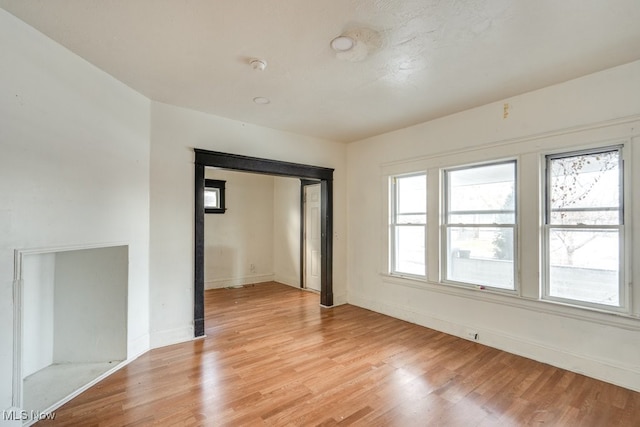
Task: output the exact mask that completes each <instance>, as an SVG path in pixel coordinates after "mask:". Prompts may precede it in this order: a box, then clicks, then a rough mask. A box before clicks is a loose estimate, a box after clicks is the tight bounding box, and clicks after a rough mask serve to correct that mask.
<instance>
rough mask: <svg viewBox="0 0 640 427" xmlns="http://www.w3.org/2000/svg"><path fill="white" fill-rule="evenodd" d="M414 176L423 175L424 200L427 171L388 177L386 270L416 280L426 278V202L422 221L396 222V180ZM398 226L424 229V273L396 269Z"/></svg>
mask: <svg viewBox="0 0 640 427" xmlns="http://www.w3.org/2000/svg"><path fill="white" fill-rule="evenodd" d="M416 176H424V179H425V182H426V185H425V201H426V200H427V195H428V179H427V172H426V171H420V172H413V173H407V174H399V175H393V176H390V177H389V234H388V236H389V263H388V271H389V275H391V276H396V277H406V278H412V279H417V280H426V279H427V274H428V270H429V269H428V266H427V259H428V257H427V242H428V237H427V233H428V231H427V224H428V218H427V204H428V203H425V206H424V217H425V221H424V223H409V224H398V223H397V208H398V193H397V181H398V179H402V178H412V177H416ZM415 214H420V215H422V214H423V213H422V212H416V213H415ZM398 227H417V228H422V229H423V231H424V252H425V254H424V275H418V274H412V273H407V272H403V271H396V252H397V241H396V230H397V228H398Z"/></svg>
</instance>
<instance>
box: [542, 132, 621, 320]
mask: <svg viewBox="0 0 640 427" xmlns="http://www.w3.org/2000/svg"><path fill="white" fill-rule="evenodd" d="M625 145H626V144H624V143H620V144H616V145H606V146H600V147H596V148H587V149H582V150H580V149H578V150H567V151H562V152H557V153H551V154H544V155H543V161H542V162H541V163H542V166H543V171H542V176H543V178H544V186H543V195H542V199H543V201H542V205H543V212H542V237H541V248H542V262H543V265H542V270H543V271H542V274H541V282H542V283H541V291H542V296H541V298H542V299H543V300H546V301H551V302H557V303H562V304H567V305H573V306H578V307H584V308H590V309H596V310H599V311H607V312H624V313H626V312H628V311H629V298H630V295H629V293H628V292H627V287H626V286H625V283H626V277H627V269H626V264H627V257H628V253H627V245H626V241H627V239H626V231H625V223H626V222H627V220H628V218H627V212H626V209H625V199H626V190H625V187H626V186H627V185H626V171H625V167H624V164H625V156H626V154H625V153H626V150H625ZM616 150H617V151H618V153H619V182H620V188H619V192H620V194H619V201H620V207H619V210H620V215H619V218H620V222H619V224H617V225H588V224H576V225H556V224H551V223H550V218H551V206H550V203H549V197H550V194H551V192H550V189H549V186H550V185H551V177H550V174H551V171H550V167H549V164H550V162H551V161H552V160H554V159H560V158H565V157H574V156H580V155H588V154H597V153H604V152H610V151H616ZM555 229H580V230H589V229H593V230H603V229H611V230H618V237H619V242H618V246H619V247H618V250H619V265H618V292H619V294H618V295H619V305H617V306H615V305H608V304H599V303H594V302H589V301H583V300H578V299H572V298H562V297H558V296H553V295H551V290H550V287H551V279H550V266H551V260H550V233H551V230H555Z"/></svg>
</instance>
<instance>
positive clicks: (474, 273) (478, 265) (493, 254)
mask: <svg viewBox="0 0 640 427" xmlns="http://www.w3.org/2000/svg"><path fill="white" fill-rule="evenodd" d="M513 241H514V239H513V228H511V227H496V228H490V227H449V228H448V229H447V242H448V245H447V247H448V248H449V253H448V254H447V255H448V257H447V259H448V262H447V273H448V274H447V278H448V279H449V280H453V281H456V282H463V283H474V284H478V285H485V286H491V287H496V288H502V289H514V283H513V281H514V262H513V254H514V250H513V249H514V248H513Z"/></svg>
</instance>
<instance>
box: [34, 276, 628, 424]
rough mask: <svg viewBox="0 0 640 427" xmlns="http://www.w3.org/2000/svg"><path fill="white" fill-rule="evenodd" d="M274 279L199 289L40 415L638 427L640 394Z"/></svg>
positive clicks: (81, 419) (107, 420) (91, 419)
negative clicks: (335, 302) (168, 325)
mask: <svg viewBox="0 0 640 427" xmlns="http://www.w3.org/2000/svg"><path fill="white" fill-rule="evenodd" d="M318 298H319V297H318V295H317V294H314V293H311V292H305V291H301V290H298V289H295V288H291V287H289V286H285V285H282V284H278V283H273V282H271V283H265V284H259V285H253V286H246V287H243V288H239V289H215V290H209V291H206V296H205V302H206V313H207V316H206V333H207V337H206V338H205V339H202V340H197V341H193V342H188V343H184V344H177V345H173V346H169V347H164V348H161V349H157V350H152V351H150V352H149V353H147V354H145V355H143V356H141V357H140V358H139V359H137V360H135V361H134V362H132V363H131V364H129V365H128V366H126V367H125V368H123V369H122V370H120V371H118V372H116V373H115V374H113V375H112V376H110V377H109V378H107V379H105V380H104V381H102V382H100V383H99V384H97V385H96V386H94V387H92V388H91V389H89V390H88V391H86V392H85V393H83V394H81V395H80V396H78V397H76V398H75V399H73V400H72V401H70V402H69V403H67V404H66V405H64V406H63V407H62V408H60V409H58V410H57V411H56V420H55V421H54V422H51V421H42V422H40V423H39V424H38V425H48V424H50V425H84V426H88V425H99V426H124V425H131V426H133V425H135V426H141V425H148V424H149V425H150V424H155V425H182V426H221V425H237V426H247V425H248V426H255V425H278V426H279V425H292V426H308V425H324V426H330V425H338V424H340V425H349V424H351V425H363V426H403V427H406V426H427V425H441V426H465V427H466V426H494V425H500V426H521V425H542V424H544V425H572V426H573V425H581V426H599V425H602V426H614V425H619V426H633V425H635V426H637V425H638V420H640V393H636V392H633V391H630V390H626V389H624V388H621V387H617V386H614V385H611V384H607V383H604V382H602V381H597V380H595V379H591V378H588V377H585V376H583V375H579V374H575V373H573V372H569V371H564V370H562V369H558V368H554V367H552V366H549V365H545V364H543V363H538V362H535V361H532V360H529V359H526V358H523V357H519V356H515V355H512V354H509V353H505V352H503V351H499V350H495V349H492V348H489V347H486V346H483V345H481V344H478V343H475V342H471V341H467V340H464V339H460V338H456V337H453V336H450V335H446V334H443V333H440V332H436V331H434V330H431V329H427V328H423V327H420V326H417V325H413V324H410V323H407V322H404V321H401V320H398V319H394V318H391V317H388V316H384V315H381V314H378V313H374V312H371V311H368V310H364V309H361V308H358V307H354V306H351V305H344V306H338V307H335V308H332V309H325V308H321V307H320V306H319V300H318Z"/></svg>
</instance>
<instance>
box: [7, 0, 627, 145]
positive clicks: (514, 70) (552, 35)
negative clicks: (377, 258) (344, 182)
mask: <svg viewBox="0 0 640 427" xmlns="http://www.w3.org/2000/svg"><path fill="white" fill-rule="evenodd" d="M0 7H2V8H4V9H6V10H7V11H9V12H10V13H12V14H14V15H16V16H17V17H19V18H20V19H22V20H23V21H25V22H27V23H28V24H30V25H32V26H33V27H35V28H37V29H38V30H40V31H42V32H43V33H44V34H46V35H47V36H49V37H51V38H52V39H54V40H56V41H58V42H59V43H61V44H62V45H64V46H66V47H68V48H69V49H70V50H72V51H74V52H76V53H77V54H78V55H80V56H82V57H84V58H85V59H87V60H88V61H90V62H92V63H93V64H95V65H96V66H98V67H99V68H101V69H103V70H105V71H106V72H108V73H109V74H111V75H113V76H114V77H115V78H117V79H119V80H121V81H123V82H124V83H126V84H127V85H129V86H130V87H132V88H134V89H135V90H137V91H139V92H141V93H142V94H144V95H146V96H148V97H149V98H151V99H154V100H157V101H161V102H165V103H168V104H174V105H178V106H183V107H187V108H191V109H195V110H199V111H203V112H207V113H211V114H215V115H218V116H222V117H228V118H231V119H236V120H240V121H243V122H249V123H255V124H259V125H263V126H268V127H272V128H276V129H282V130H287V131H291V132H295V133H300V134H304V135H311V136H317V137H322V138H327V139H331V140H336V141H345V142H349V141H354V140H359V139H362V138H365V137H368V136H372V135H376V134H380V133H383V132H387V131H390V130H394V129H398V128H402V127H405V126H408V125H411V124H415V123H420V122H423V121H427V120H430V119H433V118H436V117H441V116H444V115H447V114H450V113H454V112H457V111H461V110H465V109H468V108H471V107H475V106H478V105H483V104H486V103H489V102H493V101H497V100H501V99H505V98H509V97H512V96H514V95H517V94H521V93H524V92H528V91H531V90H535V89H538V88H542V87H545V86H549V85H552V84H555V83H560V82H563V81H566V80H569V79H573V78H576V77H579V76H583V75H586V74H589V73H592V72H596V71H599V70H603V69H606V68H610V67H612V66H616V65H620V64H624V63H628V62H631V61H634V60H638V59H640V0H609V1H605V0H535V1H531V0H457V1H456V0H320V1H311V0H271V1H268V0H229V1H221V0H217V1H216V0H47V1H43V0H0ZM354 28H369V29H372V30H375V31H378V32H379V33H380V35H381V38H382V46H381V48H379V49H378V50H377V51H375V52H373V53H372V54H370V55H369V56H368V57H367V58H365V59H364V60H363V61H360V62H350V61H345V60H340V59H337V58H336V55H335V53H334V52H333V51H332V50H331V48H330V46H329V43H330V41H331V39H333V38H334V37H336V36H337V35H339V34H341V33H343V32H344V31H348V30H351V29H354ZM251 58H262V59H264V60H266V61H267V62H268V67H267V69H266V70H265V71H263V72H260V71H254V70H253V69H252V68H251V66H250V65H249V61H250V59H251ZM258 96H263V97H267V98H269V99H270V100H271V103H270V104H268V105H256V104H255V103H254V102H253V101H252V100H253V98H254V97H258ZM633 96H638V94H634V95H633Z"/></svg>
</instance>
